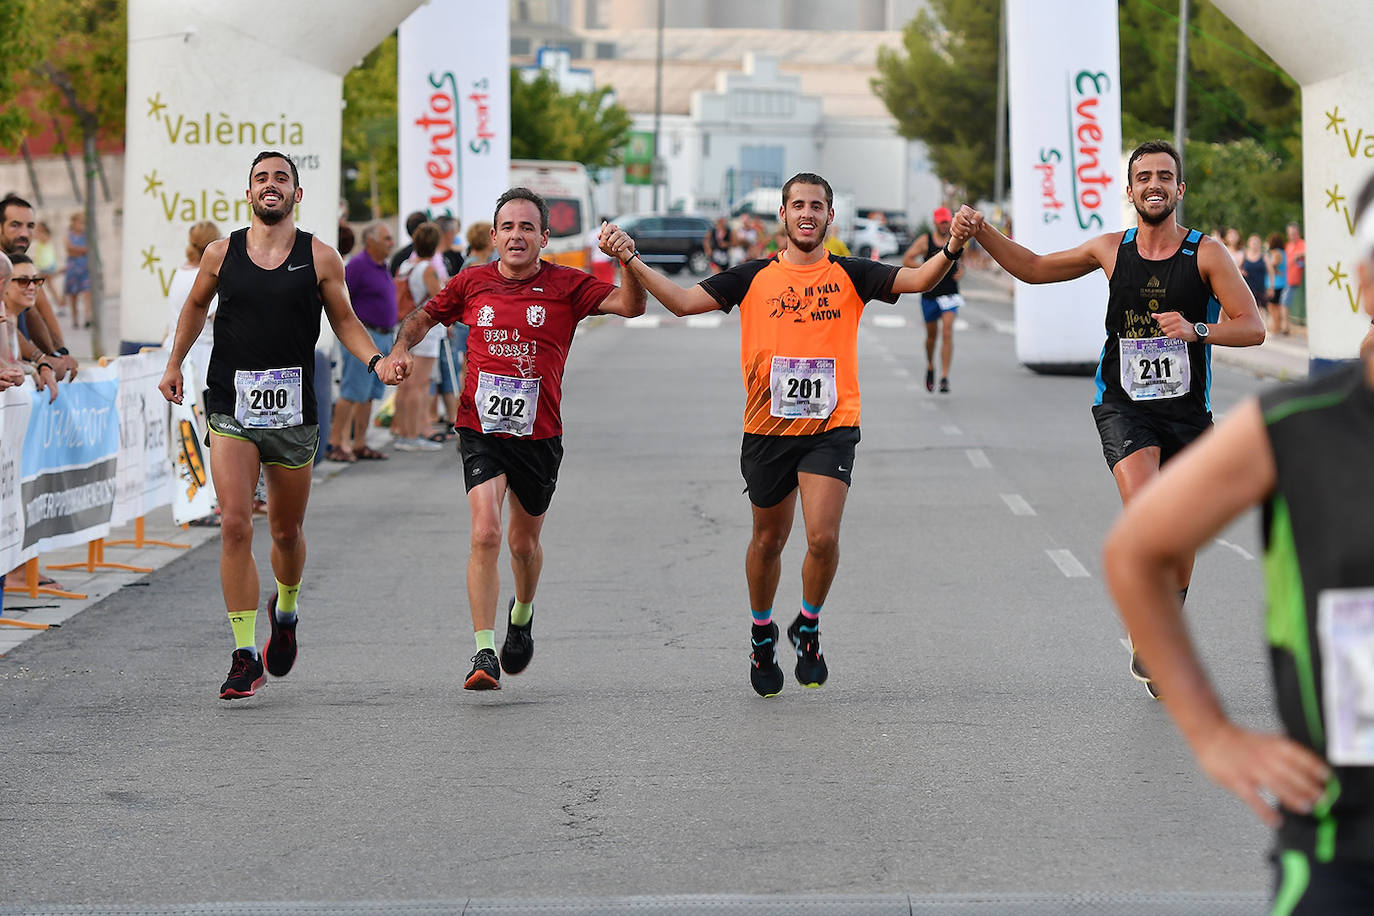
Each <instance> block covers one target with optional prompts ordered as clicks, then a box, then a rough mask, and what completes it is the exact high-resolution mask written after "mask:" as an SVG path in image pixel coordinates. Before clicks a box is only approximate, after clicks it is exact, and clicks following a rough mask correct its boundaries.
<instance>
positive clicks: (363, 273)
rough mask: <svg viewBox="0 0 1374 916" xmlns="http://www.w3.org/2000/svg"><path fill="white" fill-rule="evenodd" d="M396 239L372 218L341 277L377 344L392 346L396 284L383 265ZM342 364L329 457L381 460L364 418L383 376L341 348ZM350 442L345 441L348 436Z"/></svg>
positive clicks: (381, 389) (381, 386)
mask: <svg viewBox="0 0 1374 916" xmlns="http://www.w3.org/2000/svg"><path fill="white" fill-rule="evenodd" d="M395 244H396V242H395V240H394V239H393V238H392V235H391V230H390V229H389V228H387V226H386V224H385V223H373V224H372V225H371V226H368V227H367V229H365V230H363V250H362V251H360V252H358V253H357V254H355V255H354V256H353V258H352V259H351V260H350V261H349V262H348V264H347V265H346V266H345V267H344V282H345V283H346V284H347V285H348V295H349V298H350V299H351V300H352V301H353V311H354V312H355V313H357V315H358V320H359V321H361V322H362V323H363V327H365V328H367V332H368V333H369V334H371V335H372V339H373V341H374V342H375V343H376V344H377V349H378V350H380V351H381V352H383V353H389V352H390V351H391V343H392V334H393V333H394V332H395V330H396V284H395V283H394V281H393V280H392V279H391V271H389V270H388V269H387V263H386V256H387V255H388V254H390V252H391V249H392V247H393V246H394V245H395ZM340 368H341V370H342V374H343V379H342V382H341V383H340V385H339V399H338V401H336V402H335V403H334V420H333V423H332V425H331V426H330V429H329V450H328V451H327V452H325V457H326V458H327V459H329V460H330V461H345V462H351V461H357V460H358V459H359V458H361V459H364V460H371V461H376V460H381V459H384V458H386V454H385V453H384V452H379V451H377V450H376V449H372V448H369V447H368V445H367V422H368V420H370V419H371V418H372V402H373V401H375V400H376V399H377V398H380V397H381V396H382V394H383V393H384V392H385V391H386V385H384V384H382V380H381V379H379V378H377V376H376V375H374V374H373V373H372V371H371V370H370V369H368V367H367V365H366V364H365V363H363V362H362V361H361V360H359V359H358V358H357V357H355V356H354V355H353V354H352V353H349V352H348V351H347V350H344V351H343V352H342V354H341V363H340ZM350 441H351V443H352V444H351V445H345V444H344V443H345V442H350Z"/></svg>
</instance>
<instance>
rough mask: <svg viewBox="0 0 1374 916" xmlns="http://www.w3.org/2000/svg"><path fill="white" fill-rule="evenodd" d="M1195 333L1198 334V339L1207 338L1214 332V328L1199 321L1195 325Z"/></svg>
mask: <svg viewBox="0 0 1374 916" xmlns="http://www.w3.org/2000/svg"><path fill="white" fill-rule="evenodd" d="M1193 333H1195V334H1197V339H1198V340H1206V339H1207V335H1208V334H1210V333H1212V329H1211V328H1209V327H1207V325H1206V324H1204V323H1202V322H1201V321H1199V322H1198V323H1197V324H1195V325H1193Z"/></svg>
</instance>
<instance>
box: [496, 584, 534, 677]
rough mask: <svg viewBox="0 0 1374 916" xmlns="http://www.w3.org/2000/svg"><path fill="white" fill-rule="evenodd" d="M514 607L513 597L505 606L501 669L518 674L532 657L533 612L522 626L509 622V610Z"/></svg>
mask: <svg viewBox="0 0 1374 916" xmlns="http://www.w3.org/2000/svg"><path fill="white" fill-rule="evenodd" d="M514 609H515V599H514V598H512V599H511V600H510V605H509V606H507V608H506V641H505V642H504V643H502V644H501V669H502V670H503V671H505V672H506V673H507V674H519V673H520V672H521V671H524V670H525V666H526V665H528V664H529V663H530V659H531V658H533V657H534V634H533V633H531V632H530V631H531V630H532V629H533V628H534V612H533V611H531V612H530V619H529V622H528V623H526V624H525V625H524V626H523V627H522V626H517V625H516V624H514V623H512V622H511V619H510V612H511V611H512V610H514Z"/></svg>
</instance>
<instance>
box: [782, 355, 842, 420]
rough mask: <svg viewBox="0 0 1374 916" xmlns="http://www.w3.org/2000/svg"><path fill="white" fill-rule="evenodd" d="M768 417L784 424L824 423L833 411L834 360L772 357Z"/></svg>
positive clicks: (834, 393)
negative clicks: (803, 421) (772, 417)
mask: <svg viewBox="0 0 1374 916" xmlns="http://www.w3.org/2000/svg"><path fill="white" fill-rule="evenodd" d="M768 387H769V393H770V394H771V395H772V401H773V403H772V407H771V409H770V411H769V412H770V413H772V415H773V416H775V417H783V418H784V419H788V420H798V419H802V420H815V419H825V418H826V417H828V416H830V414H831V413H833V412H834V410H835V404H836V403H837V402H838V397H837V395H836V391H835V360H833V359H828V358H825V359H819V358H818V359H793V358H791V357H787V356H775V357H773V367H772V372H771V373H770V374H769V378H768Z"/></svg>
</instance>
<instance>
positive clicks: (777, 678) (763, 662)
mask: <svg viewBox="0 0 1374 916" xmlns="http://www.w3.org/2000/svg"><path fill="white" fill-rule="evenodd" d="M749 641H750V643H752V644H753V646H754V651H752V652H750V653H749V683H750V684H752V685H753V686H754V692H755V693H757V694H758V695H759V696H761V697H775V696H777V695H778V694H780V693H782V682H783V678H782V668H780V667H778V625H777V624H776V623H770V624H769V625H768V635H767V636H766V637H764V638H763V639H757V638H754V637H753V636H751V637H750V639H749Z"/></svg>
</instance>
